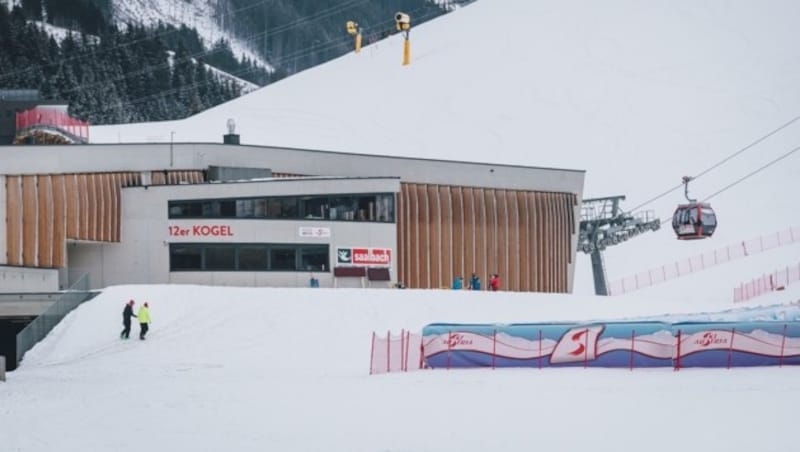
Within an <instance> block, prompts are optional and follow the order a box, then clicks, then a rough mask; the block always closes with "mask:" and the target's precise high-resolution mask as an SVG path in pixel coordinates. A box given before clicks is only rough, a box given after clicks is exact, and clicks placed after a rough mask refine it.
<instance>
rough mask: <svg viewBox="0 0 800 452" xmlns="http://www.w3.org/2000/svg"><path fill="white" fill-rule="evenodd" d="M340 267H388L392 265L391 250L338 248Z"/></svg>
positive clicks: (337, 256)
mask: <svg viewBox="0 0 800 452" xmlns="http://www.w3.org/2000/svg"><path fill="white" fill-rule="evenodd" d="M336 263H337V264H339V265H375V266H388V265H391V263H392V249H391V248H336Z"/></svg>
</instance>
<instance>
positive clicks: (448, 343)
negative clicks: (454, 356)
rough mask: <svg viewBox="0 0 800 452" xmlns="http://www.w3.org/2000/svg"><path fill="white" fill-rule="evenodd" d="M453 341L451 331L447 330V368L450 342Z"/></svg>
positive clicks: (448, 368) (448, 367) (448, 365)
mask: <svg viewBox="0 0 800 452" xmlns="http://www.w3.org/2000/svg"><path fill="white" fill-rule="evenodd" d="M452 342H453V332H452V331H448V332H447V370H450V344H451V343H452Z"/></svg>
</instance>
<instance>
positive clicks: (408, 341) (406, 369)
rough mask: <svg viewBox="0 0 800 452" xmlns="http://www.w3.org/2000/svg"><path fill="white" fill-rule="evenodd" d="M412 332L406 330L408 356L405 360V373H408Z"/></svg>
mask: <svg viewBox="0 0 800 452" xmlns="http://www.w3.org/2000/svg"><path fill="white" fill-rule="evenodd" d="M410 342H411V331H408V330H406V356H405V357H404V358H403V363H404V367H405V371H406V372H408V350H409V349H410V348H411V346H410Z"/></svg>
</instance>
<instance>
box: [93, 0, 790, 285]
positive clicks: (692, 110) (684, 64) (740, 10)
mask: <svg viewBox="0 0 800 452" xmlns="http://www.w3.org/2000/svg"><path fill="white" fill-rule="evenodd" d="M795 17H800V3H797V2H792V1H781V0H769V1H766V2H758V3H753V2H733V3H732V2H728V1H725V0H712V1H707V2H695V1H691V0H679V1H677V2H655V3H653V2H648V3H635V2H629V1H624V0H614V1H610V2H593V1H589V0H581V1H576V2H568V3H564V2H558V1H554V0H553V1H536V2H531V1H523V0H492V1H488V0H479V1H477V2H475V3H472V4H470V5H468V6H466V7H464V8H460V9H458V10H457V11H455V12H453V13H451V14H447V15H446V16H442V17H440V18H438V19H435V20H433V21H431V22H427V23H425V24H423V25H421V26H419V27H415V28H414V29H413V31H412V33H411V49H412V50H411V52H412V63H411V65H410V66H407V67H403V66H401V65H400V61H401V56H402V37H401V36H399V35H396V36H393V37H391V38H389V39H388V40H386V41H382V42H380V43H379V44H378V45H374V46H369V47H366V48H365V49H364V50H363V51H362V52H361V54H359V55H355V54H349V55H346V56H344V57H341V58H339V59H337V60H334V61H331V62H329V63H327V64H324V65H322V66H319V67H316V68H314V69H312V70H309V71H305V72H303V73H301V74H298V75H296V76H293V77H290V78H289V79H285V80H282V81H280V82H278V83H275V84H272V85H270V86H268V87H266V88H264V89H261V90H258V91H256V92H254V93H252V94H250V95H247V96H244V97H242V98H239V99H236V100H235V101H232V102H228V103H226V104H223V105H221V106H219V107H217V108H213V109H211V110H208V111H206V112H203V113H200V114H198V115H196V116H194V117H191V118H188V119H185V120H182V121H173V122H162V123H153V124H132V125H122V126H105V127H95V128H93V129H92V134H91V136H92V139H93V141H95V142H118V141H123V142H137V141H139V142H141V141H148V140H152V139H154V138H156V139H160V140H161V141H167V140H169V139H170V132H171V131H174V132H175V134H174V138H175V140H177V141H210V142H216V141H219V137H220V135H221V134H223V133H224V132H225V129H224V125H225V123H226V120H227V118H234V119H235V120H236V123H237V131H238V132H239V133H241V136H242V142H243V143H252V144H263V145H277V146H290V147H307V148H315V149H325V150H332V151H344V152H360V153H368V154H370V153H374V154H390V155H410V156H416V157H430V158H442V159H454V160H475V161H484V162H496V163H510V164H521V165H530V166H551V167H563V168H575V169H585V170H587V176H586V186H585V187H586V188H585V192H584V195H585V197H587V198H591V197H601V196H608V195H619V194H624V195H626V196H627V201H626V203H625V204H624V205H623V208H633V207H635V206H638V205H639V204H641V203H643V202H644V201H646V200H649V199H650V198H652V197H654V196H656V195H658V194H661V193H662V192H664V191H665V190H667V189H668V188H671V187H674V186H676V185H679V184H680V180H681V176H684V175H697V174H699V173H701V172H702V171H704V170H705V169H707V168H710V167H711V166H712V165H715V164H717V163H719V162H722V161H723V160H724V159H726V158H727V157H730V156H732V154H734V153H735V152H737V151H739V150H741V149H743V148H744V147H745V146H747V145H749V144H750V143H753V142H754V141H756V140H757V139H759V138H762V137H764V136H765V135H766V134H768V133H769V132H771V131H773V130H776V129H777V128H779V127H780V126H781V125H784V124H787V123H789V122H790V121H792V120H793V119H795V118H797V117H798V115H800V87H799V86H798V85H797V83H796V80H797V78H798V76H800V60H798V59H797V57H796V49H795V46H794V44H793V43H794V42H797V40H798V38H800V31H798V28H797V27H796V24H795V23H794V18H795ZM798 144H800V121H795V122H793V123H792V124H791V125H789V126H788V127H786V128H785V129H784V130H782V131H780V132H778V133H776V134H775V135H773V136H771V137H769V138H768V139H766V140H764V141H763V142H760V143H759V144H758V145H756V146H754V147H752V148H751V149H749V150H747V151H745V152H743V153H741V154H740V155H739V156H737V157H735V158H733V159H731V160H730V161H727V162H726V163H725V164H723V165H721V166H719V167H718V168H716V169H714V170H713V171H711V172H709V173H708V174H705V175H703V176H702V177H701V178H699V179H697V180H696V181H695V182H693V183H692V184H691V186H690V189H691V190H690V194H691V195H692V196H695V197H697V198H699V199H704V198H706V197H708V196H710V195H712V194H714V193H716V192H718V191H720V190H723V189H725V188H726V187H728V186H730V188H728V189H725V190H724V191H722V192H720V193H719V194H717V195H716V196H714V197H713V198H712V199H711V201H712V205H713V206H714V207H715V209H716V210H717V214H718V218H719V222H720V226H719V228H718V229H717V232H716V235H715V237H714V238H713V239H711V240H705V241H694V242H678V241H677V240H675V239H674V236H673V234H672V231H671V228H669V227H668V225H664V226H665V227H664V228H662V230H661V231H659V232H657V233H648V234H645V235H643V236H641V237H639V238H636V239H635V240H633V241H630V242H627V243H625V244H624V245H622V246H618V247H614V248H611V249H609V250H608V251H607V252H606V263H607V265H608V276H609V279H611V280H614V279H617V278H620V277H624V276H628V275H630V274H633V273H635V272H638V271H641V270H646V269H648V268H651V267H655V266H658V265H661V264H665V263H668V262H673V261H675V260H678V259H682V258H686V257H688V256H691V255H695V254H698V253H700V252H703V251H707V250H711V249H715V248H720V247H723V246H725V245H728V244H731V243H736V242H741V241H742V240H747V239H751V238H754V237H758V236H760V235H763V234H769V233H774V232H776V231H779V230H784V229H786V228H788V227H790V226H794V225H800V209H798V208H797V207H798V202H797V197H796V195H795V193H794V192H795V191H796V190H795V189H796V187H797V174H800V152H794V153H792V154H789V155H788V156H786V157H785V158H784V159H783V160H780V162H779V163H777V164H774V165H772V166H771V167H769V168H767V169H765V170H763V171H760V172H757V173H755V174H754V175H753V176H752V177H750V178H748V179H746V180H744V181H743V182H741V183H739V184H737V185H733V186H731V184H734V183H736V181H738V180H739V179H741V178H743V177H745V176H747V175H748V174H750V173H753V172H755V171H756V170H758V169H759V168H761V167H762V166H764V165H767V164H769V163H770V162H772V161H774V160H776V159H778V158H780V157H781V156H782V155H785V154H786V153H787V152H789V151H791V150H792V149H794V148H795V147H796V146H798ZM683 200H684V197H683V193H682V192H681V191H680V190H676V191H674V192H672V193H670V194H668V195H667V196H664V197H661V198H660V199H658V200H657V201H655V202H651V203H649V204H647V205H645V206H643V208H645V209H654V210H655V212H656V214H657V215H658V216H659V217H660V218H668V217H669V216H670V215H671V214H672V211H673V210H674V207H675V205H676V204H678V203H679V202H681V201H683ZM797 256H800V253H797V254H795V255H794V257H793V258H792V257H791V256H789V258H787V257H785V256H784V257H777V255H776V258H775V260H774V261H770V262H767V263H765V267H766V268H763V270H762V271H763V272H769V271H772V270H775V269H777V268H783V267H785V266H786V265H790V264H797V263H798V262H797V260H798V258H797ZM752 276H757V275H752ZM740 282H741V280H740V278H738V277H737V278H736V279H734V278H731V280H730V281H729V282H728V285H729V287H730V289H726V290H725V293H724V295H723V294H720V295H719V296H725V297H730V293H731V291H732V288H733V287H734V286H735V285H737V284H739V283H740ZM576 290H577V292H578V293H591V292H592V290H593V288H592V282H591V270H590V265H589V259H588V258H587V257H586V256H583V255H580V256H579V261H578V268H577V273H576Z"/></svg>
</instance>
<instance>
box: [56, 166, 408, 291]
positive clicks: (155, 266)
mask: <svg viewBox="0 0 800 452" xmlns="http://www.w3.org/2000/svg"><path fill="white" fill-rule="evenodd" d="M399 190H400V182H399V180H398V179H394V178H365V179H311V180H285V179H279V180H272V181H260V182H242V183H220V184H207V185H201V186H198V185H194V186H188V185H171V186H150V187H131V188H125V189H123V190H122V206H123V209H122V226H121V227H122V231H121V237H122V239H121V242H120V243H86V242H71V243H69V244H68V245H67V254H68V262H69V271H70V273H74V272H84V271H85V272H89V274H90V278H89V281H90V282H91V286H92V288H99V287H106V286H109V285H114V284H137V283H141V284H144V283H148V284H159V283H180V284H211V285H223V286H224V285H230V286H289V287H291V286H299V287H307V286H308V282H309V277H310V274H309V273H306V272H272V271H270V272H187V271H181V272H170V271H169V245H170V243H179V242H188V243H294V244H298V243H309V244H327V245H329V253H330V262H329V265H328V266H327V271H326V272H315V273H314V276H315V277H316V278H318V279H319V281H320V286H322V287H332V286H333V285H334V281H333V274H332V273H331V271H330V269H331V268H332V267H333V266H334V265H335V259H336V247H337V246H340V247H375V248H390V249H392V256H393V259H392V263H391V269H390V271H391V274H392V275H393V276H394V275H396V265H397V263H396V262H397V261H396V250H397V243H396V242H397V232H396V230H397V229H396V228H397V227H396V224H395V223H372V222H345V221H321V220H313V221H305V220H259V219H229V218H225V219H197V220H186V219H181V220H170V219H169V218H168V210H167V206H168V201H169V200H187V199H212V198H231V197H250V196H281V195H300V194H317V193H331V194H335V193H342V194H352V193H396V192H398V191H399ZM195 226H226V227H228V228H229V230H230V232H231V234H232V235H231V236H197V235H194V234H191V233H190V234H189V235H187V236H179V235H171V234H170V230H171V229H170V227H173V228H175V227H177V228H180V229H186V230H189V231H193V230H194V227H195ZM301 227H302V228H308V227H315V228H317V227H318V228H327V229H328V230H329V231H330V236H329V237H301V236H300V228H301ZM351 283H352V282H351V281H343V280H341V279H340V282H339V283H338V284H337V285H338V286H340V287H341V286H343V285H348V284H351ZM377 284H378V285H379V286H381V287H386V286H388V284H387V283H386V282H380V283H377Z"/></svg>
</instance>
